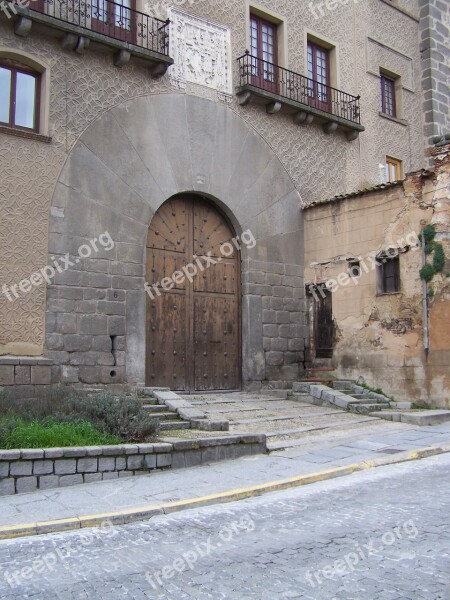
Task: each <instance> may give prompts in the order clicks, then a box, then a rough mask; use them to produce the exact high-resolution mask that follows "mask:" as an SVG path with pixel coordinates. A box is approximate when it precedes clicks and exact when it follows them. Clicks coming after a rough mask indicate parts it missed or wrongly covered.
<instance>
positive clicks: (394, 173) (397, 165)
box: [386, 156, 402, 183]
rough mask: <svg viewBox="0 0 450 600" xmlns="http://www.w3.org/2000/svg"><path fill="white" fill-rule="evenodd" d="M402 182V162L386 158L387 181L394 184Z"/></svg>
mask: <svg viewBox="0 0 450 600" xmlns="http://www.w3.org/2000/svg"><path fill="white" fill-rule="evenodd" d="M401 180H402V161H401V160H397V159H396V158H391V157H390V156H386V181H387V183H393V182H394V181H401Z"/></svg>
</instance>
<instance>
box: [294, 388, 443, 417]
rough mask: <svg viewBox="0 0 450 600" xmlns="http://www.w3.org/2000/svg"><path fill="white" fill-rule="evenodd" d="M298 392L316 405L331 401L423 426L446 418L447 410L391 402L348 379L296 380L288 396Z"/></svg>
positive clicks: (361, 411) (350, 410)
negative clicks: (329, 380)
mask: <svg viewBox="0 0 450 600" xmlns="http://www.w3.org/2000/svg"><path fill="white" fill-rule="evenodd" d="M299 393H300V394H309V395H310V396H311V398H312V400H311V402H312V403H313V404H315V405H317V406H326V405H334V406H338V407H339V408H343V409H344V410H346V411H348V412H353V413H359V414H363V415H368V416H369V417H377V418H380V419H386V420H389V421H396V422H402V423H410V424H415V425H424V426H425V425H434V424H440V423H444V422H446V421H450V410H447V411H446V410H440V411H432V410H428V409H426V410H423V411H421V410H414V409H413V403H412V402H395V401H393V400H392V399H391V398H389V397H387V396H384V395H383V394H380V393H377V392H373V391H371V390H369V389H367V388H363V387H362V386H360V385H358V384H356V383H355V382H353V381H348V380H336V381H333V382H331V383H329V384H328V385H324V384H323V383H322V384H319V383H317V382H315V381H299V382H296V383H294V384H293V386H292V397H294V396H295V395H296V394H299ZM399 409H402V410H401V411H399Z"/></svg>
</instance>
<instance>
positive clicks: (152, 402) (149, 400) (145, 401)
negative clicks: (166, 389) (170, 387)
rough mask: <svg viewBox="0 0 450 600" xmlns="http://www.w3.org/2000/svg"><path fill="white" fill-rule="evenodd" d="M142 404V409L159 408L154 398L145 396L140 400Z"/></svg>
mask: <svg viewBox="0 0 450 600" xmlns="http://www.w3.org/2000/svg"><path fill="white" fill-rule="evenodd" d="M140 399H141V400H142V402H143V406H144V408H145V407H146V406H159V402H158V400H157V399H156V398H153V397H149V396H145V397H144V398H140Z"/></svg>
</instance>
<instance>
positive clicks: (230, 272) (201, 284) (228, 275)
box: [194, 261, 236, 294]
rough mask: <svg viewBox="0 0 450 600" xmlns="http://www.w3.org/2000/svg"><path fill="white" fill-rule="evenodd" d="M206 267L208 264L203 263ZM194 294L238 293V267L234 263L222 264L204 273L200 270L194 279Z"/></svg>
mask: <svg viewBox="0 0 450 600" xmlns="http://www.w3.org/2000/svg"><path fill="white" fill-rule="evenodd" d="M202 264H203V265H206V263H203V262H202ZM194 292H212V293H216V294H235V293H236V265H235V264H234V262H230V261H228V262H224V261H222V262H220V263H217V264H216V265H211V266H209V267H206V266H205V269H204V271H201V270H200V269H199V271H198V273H197V275H196V277H195V278H194Z"/></svg>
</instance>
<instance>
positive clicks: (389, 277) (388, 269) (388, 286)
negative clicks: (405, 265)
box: [377, 256, 400, 294]
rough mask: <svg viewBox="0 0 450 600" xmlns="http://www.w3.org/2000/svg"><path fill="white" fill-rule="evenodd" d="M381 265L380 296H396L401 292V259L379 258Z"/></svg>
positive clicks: (378, 285) (379, 277)
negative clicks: (396, 293) (395, 294)
mask: <svg viewBox="0 0 450 600" xmlns="http://www.w3.org/2000/svg"><path fill="white" fill-rule="evenodd" d="M377 258H378V261H379V262H380V263H381V264H380V265H379V266H378V267H377V269H378V284H377V293H378V294H394V293H395V292H399V291H400V259H399V257H398V256H395V257H393V258H386V257H385V256H382V257H377Z"/></svg>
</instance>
